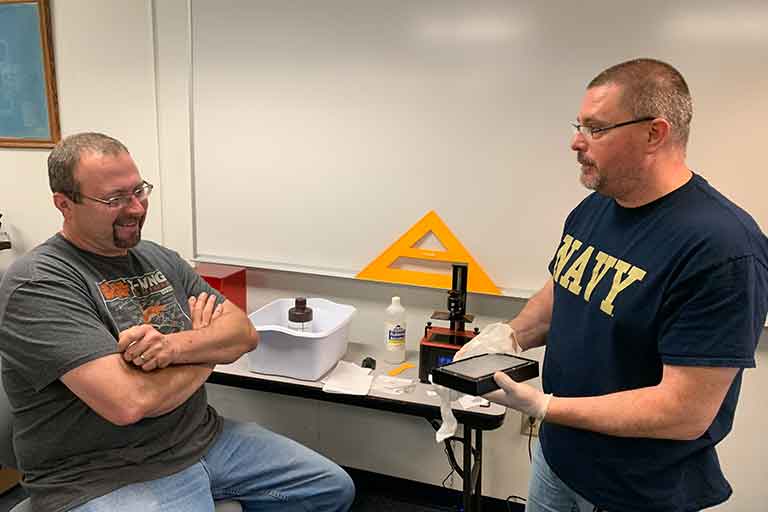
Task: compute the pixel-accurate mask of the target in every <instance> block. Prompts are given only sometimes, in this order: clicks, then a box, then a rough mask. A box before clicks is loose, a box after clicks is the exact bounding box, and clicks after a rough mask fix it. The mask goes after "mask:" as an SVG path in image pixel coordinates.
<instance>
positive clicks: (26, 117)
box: [0, 0, 60, 147]
mask: <svg viewBox="0 0 768 512" xmlns="http://www.w3.org/2000/svg"><path fill="white" fill-rule="evenodd" d="M53 69H54V68H53V55H52V45H51V32H50V17H49V10H48V2H47V0H34V1H29V0H27V1H20V0H10V1H9V0H0V146H5V147H51V146H53V145H54V144H55V143H56V142H58V140H59V138H60V129H59V119H58V107H57V104H56V103H57V100H56V87H55V77H54V72H53Z"/></svg>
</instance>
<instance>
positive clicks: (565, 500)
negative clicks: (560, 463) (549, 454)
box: [525, 443, 596, 512]
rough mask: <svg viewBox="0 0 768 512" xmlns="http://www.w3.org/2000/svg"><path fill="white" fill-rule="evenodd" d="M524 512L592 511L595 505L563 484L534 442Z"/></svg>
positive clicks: (539, 446) (538, 445)
mask: <svg viewBox="0 0 768 512" xmlns="http://www.w3.org/2000/svg"><path fill="white" fill-rule="evenodd" d="M525 510H526V512H594V511H595V510H596V509H595V506H594V505H593V504H592V503H590V502H588V501H587V500H585V499H584V498H582V497H581V496H580V495H579V494H577V493H576V491H574V490H572V489H571V488H570V487H568V486H567V485H565V483H564V482H563V481H562V480H560V479H559V478H558V477H557V475H556V474H555V473H554V471H552V468H550V467H549V464H547V461H546V460H545V459H544V454H543V453H542V451H541V445H540V444H539V443H536V446H535V448H534V451H533V465H532V468H531V482H530V484H529V485H528V502H527V504H526V507H525Z"/></svg>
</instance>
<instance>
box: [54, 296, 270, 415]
mask: <svg viewBox="0 0 768 512" xmlns="http://www.w3.org/2000/svg"><path fill="white" fill-rule="evenodd" d="M214 303H215V298H214V297H213V296H211V297H208V295H207V294H205V293H203V294H201V295H200V297H197V298H194V297H193V298H191V299H190V313H191V317H192V330H189V331H182V332H178V333H174V334H168V335H163V334H161V333H159V332H158V331H156V330H155V329H154V328H153V327H152V326H150V325H138V326H135V327H131V328H129V329H126V330H125V331H123V332H121V333H120V338H119V340H118V349H119V350H120V353H118V354H111V355H109V356H105V357H101V358H98V359H95V360H93V361H89V362H87V363H85V364H83V365H81V366H78V367H77V368H74V369H72V370H70V371H69V372H67V373H65V374H64V375H63V376H62V377H61V381H62V382H63V383H64V385H66V386H67V387H68V388H69V389H70V390H71V391H72V392H73V393H74V394H75V395H77V397H78V398H80V399H81V400H83V401H84V402H85V403H86V404H87V405H88V406H89V407H90V408H91V409H93V410H94V411H95V412H96V413H97V414H99V415H100V416H102V417H103V418H104V419H106V420H107V421H110V422H112V423H114V424H116V425H129V424H132V423H135V422H137V421H139V420H141V419H143V418H146V417H155V416H160V415H163V414H166V413H168V412H170V411H172V410H174V409H175V408H176V407H178V406H179V405H181V404H183V403H184V402H185V401H186V400H187V399H189V397H190V396H192V394H194V393H195V391H197V390H198V388H200V386H202V385H203V384H204V383H205V381H206V379H207V378H208V376H209V375H210V374H211V372H212V371H213V368H214V366H215V365H216V364H217V363H228V362H232V361H234V360H236V359H237V358H239V357H240V356H241V355H242V354H244V353H246V352H248V351H250V350H252V349H253V348H255V347H256V344H257V343H258V334H257V332H256V330H255V329H254V328H253V326H252V325H251V322H250V321H249V320H248V317H247V316H246V315H245V313H243V312H242V311H241V310H240V309H239V308H238V307H237V306H235V305H234V304H232V303H231V302H229V301H225V302H224V303H223V304H221V305H220V306H219V307H218V308H215V307H214ZM142 356H143V357H142Z"/></svg>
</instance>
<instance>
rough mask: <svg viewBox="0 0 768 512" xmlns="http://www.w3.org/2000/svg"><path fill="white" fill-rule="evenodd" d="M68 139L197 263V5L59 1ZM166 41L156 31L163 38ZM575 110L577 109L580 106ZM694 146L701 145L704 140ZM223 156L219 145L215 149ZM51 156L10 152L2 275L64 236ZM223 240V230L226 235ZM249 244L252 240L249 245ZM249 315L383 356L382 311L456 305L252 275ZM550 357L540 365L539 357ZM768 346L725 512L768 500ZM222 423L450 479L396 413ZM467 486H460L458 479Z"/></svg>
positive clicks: (4, 179) (428, 297)
mask: <svg viewBox="0 0 768 512" xmlns="http://www.w3.org/2000/svg"><path fill="white" fill-rule="evenodd" d="M52 4H53V24H54V46H55V51H56V66H57V77H58V82H59V93H60V108H61V117H62V131H63V132H64V133H65V134H68V133H73V132H76V131H82V130H103V131H105V132H107V133H109V134H111V135H114V136H116V137H118V138H120V139H121V140H122V141H123V142H125V143H126V144H127V145H128V147H129V148H130V150H131V152H132V153H133V155H134V157H135V158H136V160H137V162H138V164H139V166H140V169H141V170H142V172H143V174H144V176H145V177H146V178H147V179H148V180H149V181H153V182H155V183H157V184H158V185H159V187H158V189H157V191H156V193H155V195H154V196H153V198H152V210H151V215H150V218H149V221H148V223H147V226H146V228H145V236H146V237H147V238H150V239H154V240H161V241H163V242H164V243H165V244H166V245H168V246H170V247H172V248H174V249H176V250H178V251H179V252H180V253H181V254H182V255H184V256H186V257H191V256H192V247H193V241H192V229H191V226H192V215H193V212H192V208H191V204H192V201H191V187H190V182H191V180H190V176H191V173H192V172H193V169H192V162H191V161H190V158H189V155H190V142H189V141H190V137H189V125H190V124H189V115H190V114H189V109H188V106H189V87H188V85H189V69H188V62H189V60H188V52H189V45H188V41H189V33H188V24H187V19H188V6H187V1H186V0H162V1H158V2H154V3H153V2H151V1H150V0H130V1H128V0H105V1H102V2H86V1H84V0H67V1H66V2H52ZM155 29H156V31H155ZM574 108H575V107H574ZM693 137H694V138H695V133H694V134H693ZM208 143H209V144H215V140H212V141H208ZM46 157H47V151H43V150H9V149H2V150H0V169H2V172H0V191H1V192H0V211H2V212H3V213H4V214H5V215H4V217H3V221H4V222H3V227H4V228H5V229H7V230H8V232H9V234H10V236H11V238H12V240H13V244H14V250H13V251H3V252H0V270H1V269H3V268H6V267H7V265H8V263H9V262H10V261H11V260H12V259H13V258H14V257H16V256H18V255H19V254H21V253H23V252H24V251H26V250H28V249H30V248H32V247H34V246H35V245H36V244H38V243H39V242H41V241H43V240H45V239H46V238H47V237H48V236H50V235H51V234H52V233H54V232H55V231H56V230H57V229H58V228H59V227H60V219H59V215H58V212H57V211H56V210H55V209H54V208H53V206H52V204H51V201H50V193H49V190H48V185H47V177H46V170H45V159H46ZM223 229H226V226H224V227H223ZM244 236H245V235H244ZM249 283H250V285H251V287H250V289H249V308H250V309H255V308H257V307H259V306H261V305H263V304H265V303H266V302H268V301H269V300H272V299H273V298H277V297H290V296H295V295H299V294H304V295H310V296H323V297H327V298H330V299H332V300H338V301H341V302H346V303H352V304H354V305H355V306H356V307H357V308H358V312H359V313H358V315H357V316H356V317H355V319H354V321H353V324H352V330H351V338H352V339H353V340H355V341H361V342H366V343H372V353H374V354H375V352H376V351H377V350H378V348H379V343H378V342H379V338H380V336H379V334H380V330H381V329H380V327H381V324H382V322H383V316H382V312H383V309H384V307H385V305H386V303H387V301H388V300H389V297H391V296H392V295H400V296H402V297H403V301H404V303H405V305H406V307H407V308H408V315H409V316H408V320H409V324H410V329H409V335H408V346H409V348H410V349H415V348H416V344H417V341H418V331H419V329H420V326H421V325H423V322H424V321H425V320H426V318H427V317H428V316H429V314H431V312H432V311H433V310H434V309H443V308H444V306H445V295H444V294H443V293H441V292H439V291H436V290H427V289H420V288H412V287H404V286H395V285H382V284H375V283H369V282H360V281H354V280H344V279H338V278H324V277H318V276H307V275H301V274H288V273H281V272H275V271H255V270H254V271H250V272H249ZM521 306H522V302H521V301H519V300H516V299H511V298H501V299H499V298H492V297H476V296H470V299H469V309H470V312H472V313H475V314H477V315H478V319H477V323H478V324H479V325H485V324H487V323H489V322H491V321H494V320H497V319H501V318H507V317H509V316H512V315H514V314H515V313H516V312H517V311H518V310H519V308H520V307H521ZM539 356H540V354H539ZM766 364H768V347H767V346H766V338H765V336H764V339H763V343H762V345H761V347H760V348H759V353H758V366H759V368H758V369H757V370H749V371H747V372H746V375H745V378H744V386H743V390H742V395H741V403H740V406H739V409H738V410H737V416H736V422H735V425H734V431H733V433H732V434H731V435H730V436H729V437H728V438H727V439H726V441H725V442H724V443H723V444H722V446H721V449H720V454H721V461H722V465H723V467H724V470H725V472H726V474H727V475H728V477H729V480H730V481H731V483H732V485H733V487H734V491H735V493H734V497H733V498H732V499H731V500H730V501H729V502H728V503H727V504H725V505H724V506H722V507H721V508H720V510H727V511H733V512H741V511H752V510H759V509H760V507H762V506H763V505H764V503H765V502H766V501H767V500H768V487H767V486H765V484H764V481H763V480H764V473H761V472H760V467H761V463H762V461H763V460H765V459H766V458H768V457H766V456H768V448H766V444H765V443H764V440H765V435H764V432H766V431H768V412H766V410H765V406H764V404H765V399H764V396H763V395H764V391H763V390H765V389H768V373H767V372H766V371H765V368H764V366H765V365H766ZM209 387H210V392H211V400H212V402H213V403H214V405H215V406H216V407H217V408H218V409H219V410H220V411H221V412H223V413H225V414H227V415H230V416H233V417H238V418H243V419H256V420H258V421H260V422H262V423H263V424H264V425H266V426H268V427H270V428H273V429H274V430H276V431H278V432H282V433H284V434H286V435H289V436H291V437H294V438H296V439H298V440H299V441H302V442H304V443H306V444H308V445H309V446H311V447H313V448H315V449H317V450H319V451H321V452H323V453H325V454H327V455H329V456H331V457H333V458H334V459H335V460H337V461H338V462H339V463H341V464H345V465H349V466H353V467H358V468H364V469H370V470H373V471H378V472H382V473H387V474H392V475H397V476H401V477H405V478H411V479H415V480H420V481H425V482H430V483H436V484H439V483H440V481H441V480H442V479H443V477H444V476H445V475H447V474H448V472H449V467H448V464H447V462H446V460H445V456H444V454H443V452H442V449H441V447H439V446H436V445H435V444H434V437H433V432H432V429H431V427H430V426H429V425H428V424H427V423H426V421H424V420H422V419H419V418H413V417H406V416H400V415H397V414H393V413H385V412H378V411H367V410H363V409H358V408H353V407H349V406H341V405H332V404H326V403H319V402H315V401H310V400H302V399H298V398H288V397H278V396H273V395H269V394H265V393H257V392H251V391H244V390H236V389H230V388H225V387H222V386H209ZM518 432H519V415H518V414H516V413H508V417H507V422H506V424H505V426H504V427H502V428H501V429H499V430H497V431H494V432H490V433H488V434H486V437H485V450H484V455H485V462H484V464H485V466H484V468H485V471H484V485H483V491H484V494H486V495H491V496H496V497H500V498H505V497H506V496H508V495H510V494H522V495H525V494H526V492H527V491H526V489H527V481H528V478H529V466H528V461H527V446H526V440H525V439H524V438H523V437H522V436H520V435H519V433H518ZM456 483H457V484H458V481H457V480H456Z"/></svg>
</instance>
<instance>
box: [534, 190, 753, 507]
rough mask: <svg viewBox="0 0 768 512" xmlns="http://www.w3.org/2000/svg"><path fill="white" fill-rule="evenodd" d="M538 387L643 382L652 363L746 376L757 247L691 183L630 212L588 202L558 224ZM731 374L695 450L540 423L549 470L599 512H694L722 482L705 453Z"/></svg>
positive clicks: (731, 398)
mask: <svg viewBox="0 0 768 512" xmlns="http://www.w3.org/2000/svg"><path fill="white" fill-rule="evenodd" d="M550 272H551V273H552V278H553V280H554V283H555V287H554V308H553V314H552V323H551V326H550V332H549V337H548V341H547V350H546V355H545V358H544V370H543V387H544V390H545V391H546V392H547V393H553V394H554V395H555V396H562V397H579V396H596V395H604V394H608V393H613V392H618V391H624V390H629V389H636V388H641V387H646V386H654V385H656V384H658V383H659V382H660V381H661V376H662V365H664V364H667V365H678V366H709V367H732V368H751V367H754V366H755V359H754V353H755V349H756V347H757V342H758V339H759V337H760V333H761V332H762V328H763V325H764V322H765V318H766V312H767V311H768V240H767V239H766V237H765V235H764V234H763V233H762V232H761V231H760V228H759V227H758V226H757V224H756V223H755V222H754V220H753V219H752V218H751V217H750V216H749V215H748V214H747V213H746V212H744V211H743V210H741V209H740V208H739V207H738V206H736V205H734V204H733V203H732V202H730V201H729V200H728V199H726V198H725V197H724V196H723V195H721V194H720V193H719V192H717V191H716V190H715V189H713V188H712V187H711V186H710V185H709V184H708V183H707V182H706V180H704V179H703V178H702V177H701V176H698V175H694V176H693V178H692V179H691V180H690V181H689V182H688V183H686V184H685V185H684V186H683V187H681V188H679V189H677V190H675V191H674V192H672V193H670V194H668V195H666V196H664V197H662V198H660V199H658V200H656V201H654V202H652V203H649V204H647V205H644V206H641V207H639V208H623V207H621V206H619V205H618V204H617V203H616V202H615V201H614V200H613V199H611V198H608V197H605V196H602V195H600V194H598V193H593V194H591V195H589V196H588V197H587V198H586V199H584V201H582V203H581V204H579V206H577V207H576V209H574V210H573V211H572V212H571V214H570V215H569V216H568V219H567V220H566V223H565V228H564V233H563V238H562V240H561V243H560V246H559V248H558V250H557V252H556V254H555V257H554V258H553V260H552V262H551V263H550ZM741 377H742V371H739V373H738V374H737V376H736V378H735V380H734V382H733V385H732V386H731V388H730V390H729V391H728V393H727V395H726V398H725V400H724V402H723V404H722V406H721V407H720V410H719V411H718V413H717V415H716V417H715V420H714V421H713V423H712V425H711V426H710V427H709V428H708V429H707V431H706V432H705V433H704V435H702V436H701V437H700V438H698V439H696V440H694V441H673V440H661V439H645V438H643V439H638V438H620V437H613V436H607V435H603V434H599V433H595V432H589V431H585V430H579V429H574V428H569V427H563V426H560V425H553V424H548V423H546V422H545V423H544V424H543V426H542V429H541V438H540V439H541V446H542V449H543V451H544V455H545V458H546V460H547V462H548V463H549V465H550V466H551V467H552V469H553V470H554V471H555V473H556V474H557V475H558V476H559V477H560V478H561V479H562V480H563V481H564V482H565V483H566V484H568V485H569V486H570V487H571V488H572V489H574V490H575V491H577V492H578V493H579V494H581V495H582V496H584V498H586V499H587V500H589V501H590V502H592V503H594V504H595V505H597V506H599V507H600V508H601V509H605V510H608V511H626V510H632V511H649V512H650V511H653V512H657V511H658V512H661V511H694V510H700V509H702V508H705V507H709V506H712V505H715V504H717V503H720V502H722V501H725V500H726V499H727V498H728V497H729V496H730V494H731V487H730V485H729V484H728V482H727V481H726V479H725V477H724V476H723V474H722V471H721V470H720V464H719V462H718V458H717V454H716V453H715V445H716V444H717V443H718V442H719V441H720V440H721V439H723V438H724V437H725V436H726V434H728V432H729V431H730V430H731V426H732V424H733V415H734V411H735V408H736V402H737V399H738V395H739V390H740V387H741Z"/></svg>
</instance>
